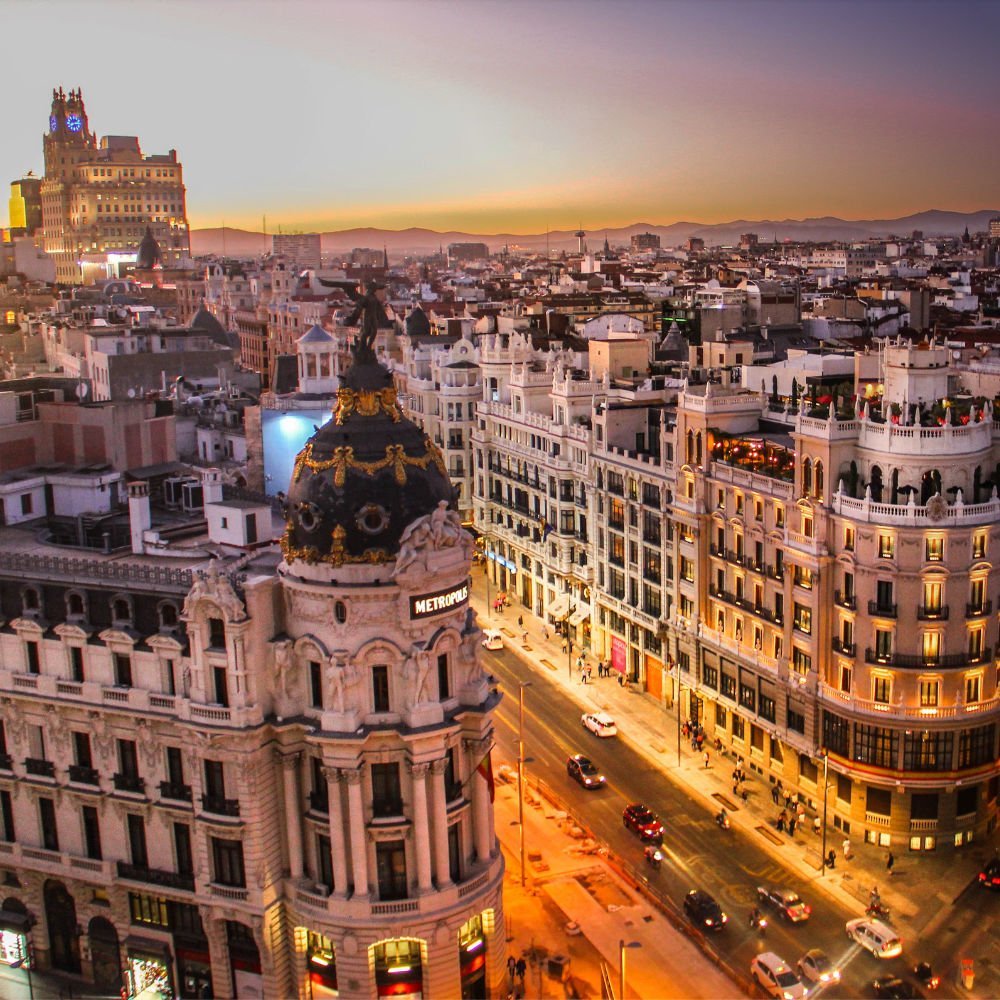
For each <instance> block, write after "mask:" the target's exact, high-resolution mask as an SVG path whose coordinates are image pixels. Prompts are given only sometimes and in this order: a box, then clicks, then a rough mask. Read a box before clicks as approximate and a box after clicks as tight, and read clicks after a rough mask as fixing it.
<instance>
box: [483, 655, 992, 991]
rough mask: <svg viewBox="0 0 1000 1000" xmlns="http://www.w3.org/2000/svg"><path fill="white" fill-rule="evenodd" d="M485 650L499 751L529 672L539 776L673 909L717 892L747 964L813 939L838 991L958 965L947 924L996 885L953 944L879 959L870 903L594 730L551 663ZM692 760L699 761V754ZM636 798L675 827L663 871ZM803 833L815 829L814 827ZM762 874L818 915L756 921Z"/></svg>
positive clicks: (731, 940)
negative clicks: (864, 911)
mask: <svg viewBox="0 0 1000 1000" xmlns="http://www.w3.org/2000/svg"><path fill="white" fill-rule="evenodd" d="M486 655H487V658H488V662H489V665H490V669H491V670H492V671H493V673H494V674H496V676H497V677H498V679H499V680H500V681H501V685H502V687H503V689H504V690H505V691H506V692H507V697H506V698H504V700H503V702H502V704H501V707H500V710H499V713H498V719H497V740H498V757H500V758H502V759H504V760H506V761H509V762H513V761H515V760H516V757H517V729H518V697H517V685H518V681H519V680H525V679H530V680H531V682H532V686H531V687H530V688H529V689H527V690H526V693H525V713H524V715H525V755H526V757H527V758H528V760H529V763H528V765H527V767H526V770H527V772H528V774H529V777H531V778H536V779H541V781H543V782H544V783H545V784H546V785H548V786H549V787H550V788H551V789H552V790H553V791H554V792H555V794H556V795H557V796H560V797H562V798H563V799H564V800H565V801H566V802H567V804H568V806H569V808H570V809H572V810H573V812H574V814H575V815H577V816H578V817H579V818H580V819H581V820H582V821H583V822H584V824H585V825H586V826H587V827H588V828H589V829H590V831H591V832H592V833H593V835H594V836H595V837H596V838H597V839H598V840H600V841H601V842H603V843H605V844H607V845H608V846H609V847H610V849H611V850H612V852H613V853H615V854H616V855H617V856H618V857H620V858H623V859H624V860H625V861H626V862H628V863H630V864H632V865H633V866H635V867H636V868H639V869H644V871H645V875H646V877H647V878H648V881H649V884H650V886H651V888H652V889H654V891H655V892H656V893H657V894H658V895H660V897H661V898H662V899H663V900H664V901H665V902H666V904H667V906H668V907H669V908H670V909H672V910H673V911H674V912H675V913H678V914H680V913H682V912H683V910H682V905H683V899H684V895H685V894H686V893H687V892H688V890H690V889H692V888H700V889H704V890H706V891H708V892H709V893H711V894H712V895H713V896H714V897H715V898H716V899H717V900H718V901H719V903H720V904H721V906H722V908H723V910H724V911H725V912H726V913H727V914H728V915H729V923H728V925H727V926H726V928H725V929H724V930H723V931H721V932H719V933H716V934H712V935H711V936H710V938H709V945H710V947H712V948H713V949H714V950H715V951H716V952H717V953H718V955H719V956H720V957H721V958H722V959H723V960H724V961H725V962H726V963H728V964H729V965H730V967H732V968H734V969H736V970H737V971H738V972H742V973H743V974H747V973H748V970H749V966H750V961H751V959H752V957H753V956H754V954H757V953H759V952H762V951H774V952H776V953H777V954H778V955H780V956H781V957H782V958H784V959H785V960H786V961H787V962H789V963H790V964H791V965H792V966H793V967H794V964H795V962H796V961H797V960H798V958H799V957H800V956H801V955H802V954H803V953H804V952H805V951H806V950H807V949H809V948H822V949H823V950H824V951H825V952H826V953H827V954H828V955H829V957H830V958H831V959H832V960H833V961H834V962H835V963H836V964H837V965H838V966H839V967H840V968H841V969H842V970H843V980H842V982H841V985H840V986H839V987H838V988H836V989H831V990H829V993H830V994H831V995H836V996H837V997H841V996H843V997H859V996H860V997H870V996H872V995H873V993H872V989H871V980H872V978H873V977H875V976H885V975H901V976H904V977H905V976H906V974H907V968H908V967H910V966H912V965H913V963H914V962H916V961H919V960H921V959H924V960H928V959H929V960H930V961H931V962H932V964H934V966H935V968H936V969H937V968H943V967H945V966H951V965H953V964H954V950H953V949H954V942H949V941H948V940H947V939H948V938H949V936H950V935H949V934H948V933H946V932H947V931H948V930H949V929H951V926H952V925H956V926H955V928H954V929H953V930H952V935H958V936H959V937H961V936H962V933H961V929H962V928H965V927H966V926H968V927H974V926H975V922H976V911H977V910H978V909H980V908H985V907H988V906H990V905H991V904H992V902H993V900H992V899H988V900H986V899H984V898H983V897H985V896H988V895H989V894H988V893H982V892H976V893H973V892H965V893H963V896H962V899H961V900H960V906H959V907H958V908H956V911H955V913H956V914H957V916H956V917H955V919H949V920H948V921H947V923H948V925H949V926H948V927H947V928H943V929H942V934H940V935H938V936H937V937H938V942H937V943H938V947H941V948H946V949H948V948H950V949H952V950H951V951H950V952H949V951H945V952H944V953H943V954H941V955H938V954H935V952H937V951H938V947H935V946H934V945H933V943H931V942H926V941H925V942H921V945H920V948H919V949H916V948H914V947H912V942H907V941H906V940H905V938H904V942H903V945H904V950H903V955H902V956H901V957H900V958H897V959H888V960H878V959H875V958H874V957H873V956H871V955H870V954H869V953H868V952H867V951H864V950H862V949H860V948H859V947H858V946H857V945H854V944H852V943H850V942H849V941H848V940H847V938H846V936H845V932H844V924H845V922H846V921H847V920H848V919H850V918H851V917H856V916H860V915H861V913H860V910H858V911H853V912H849V911H848V910H846V909H845V908H844V907H842V906H841V905H839V904H838V903H837V902H835V901H834V900H832V899H830V898H829V897H828V896H827V895H826V894H825V893H822V892H819V891H815V890H814V889H813V888H812V887H811V886H810V884H809V883H808V882H806V881H805V880H803V879H801V878H799V877H798V876H796V875H795V874H794V873H792V872H789V871H786V870H785V869H784V868H783V867H782V866H781V865H780V864H779V863H778V862H777V861H775V860H774V858H773V857H772V856H771V854H770V853H768V851H766V850H764V848H763V847H762V846H761V842H760V839H759V838H762V837H763V836H765V835H768V836H772V835H774V834H773V832H772V831H765V832H759V831H756V830H755V831H750V832H745V831H743V830H738V829H736V828H733V829H730V830H728V831H723V830H721V829H720V828H719V827H718V826H717V824H716V823H715V820H714V816H713V812H712V811H711V810H710V809H708V808H706V806H705V805H704V804H703V803H702V802H700V801H698V800H696V799H694V798H693V797H691V796H690V795H689V794H688V793H687V791H686V789H684V788H683V787H679V786H678V785H676V784H674V783H673V782H672V781H671V780H669V778H668V777H667V776H666V775H665V774H664V773H663V772H662V771H661V770H660V769H658V768H657V767H656V766H655V765H654V764H652V763H650V762H649V761H648V760H647V759H646V758H645V757H644V756H642V755H641V754H639V753H638V752H636V751H635V750H633V749H632V748H631V747H630V746H629V745H628V744H627V743H626V742H625V741H624V740H622V739H620V738H611V739H605V740H601V739H599V738H598V737H596V736H593V735H592V734H591V733H589V732H588V731H587V730H586V729H584V728H583V726H582V725H581V723H580V710H579V709H578V708H577V707H576V706H575V705H574V704H573V702H571V701H570V700H569V698H568V697H567V696H566V695H564V694H563V693H562V691H561V690H560V689H559V687H558V686H557V685H555V684H553V683H552V682H551V681H550V680H549V679H548V678H547V677H546V676H544V674H543V672H534V671H531V670H530V668H528V667H526V665H525V664H524V662H523V661H522V660H521V659H520V658H519V657H517V656H516V655H515V654H513V653H511V652H510V651H508V650H503V651H498V652H490V653H487V654H486ZM650 736H651V738H652V737H653V736H654V734H650ZM572 753H585V754H587V755H588V756H590V757H591V759H592V760H594V762H595V763H596V764H597V765H598V767H600V769H601V771H602V772H603V773H604V774H605V775H606V777H607V787H605V788H604V789H601V790H599V791H587V790H585V789H583V788H581V787H580V785H578V784H577V783H576V782H575V781H573V780H571V779H570V778H569V777H568V776H567V774H566V759H567V757H568V756H569V755H570V754H572ZM688 766H693V761H691V759H690V758H689V765H688ZM636 801H639V802H643V803H645V804H646V805H648V806H649V807H650V808H652V809H653V810H654V812H656V813H657V814H658V815H659V817H660V819H661V820H662V821H663V823H664V826H665V828H666V832H665V836H664V842H663V850H664V853H665V855H666V858H665V861H664V863H663V865H662V866H661V868H660V870H659V871H654V870H653V869H652V868H650V867H649V866H647V865H645V864H644V862H643V856H642V847H641V845H640V844H639V841H638V840H637V839H636V838H635V836H634V835H633V834H632V833H630V832H629V831H627V830H625V829H624V828H623V825H622V819H621V816H622V810H623V808H624V807H625V805H626V804H627V803H628V802H636ZM804 836H806V837H812V836H813V834H812V833H811V832H807V833H805V834H804ZM760 884H768V885H775V886H781V887H783V888H788V889H793V890H794V891H796V892H798V893H799V894H800V895H801V897H802V898H803V899H804V900H805V901H806V902H807V903H808V904H809V905H810V906H811V907H812V915H811V917H810V919H809V920H808V921H806V922H805V923H802V924H798V925H792V924H789V923H786V922H785V921H784V920H782V919H781V918H780V917H778V916H777V915H776V914H773V913H767V914H766V915H767V916H768V919H769V925H768V927H767V931H766V936H765V937H763V938H762V937H761V936H760V935H759V934H758V933H757V932H756V931H753V930H751V929H750V928H749V927H748V925H747V918H748V915H749V912H750V909H751V907H752V906H753V905H754V903H755V902H756V886H757V885H760ZM966 897H968V898H966ZM963 903H964V906H963V905H962V904H963ZM946 958H947V961H945V960H944V959H946ZM943 992H944V991H943ZM811 995H812V996H817V995H819V994H818V993H814V994H811ZM945 995H947V993H945Z"/></svg>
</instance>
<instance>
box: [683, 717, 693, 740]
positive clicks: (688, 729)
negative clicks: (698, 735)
mask: <svg viewBox="0 0 1000 1000" xmlns="http://www.w3.org/2000/svg"><path fill="white" fill-rule="evenodd" d="M690 735H691V727H690V726H689V725H688V724H687V721H686V720H685V722H684V723H683V724H682V725H681V736H683V737H684V739H687V738H688V737H689V736H690Z"/></svg>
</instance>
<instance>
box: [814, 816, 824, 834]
mask: <svg viewBox="0 0 1000 1000" xmlns="http://www.w3.org/2000/svg"><path fill="white" fill-rule="evenodd" d="M822 832H823V821H822V820H821V819H820V818H819V816H817V817H816V818H815V819H814V820H813V833H815V834H816V836H817V837H818V836H819V835H820V834H821V833H822Z"/></svg>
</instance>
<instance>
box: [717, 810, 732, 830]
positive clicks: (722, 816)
mask: <svg viewBox="0 0 1000 1000" xmlns="http://www.w3.org/2000/svg"><path fill="white" fill-rule="evenodd" d="M715 822H716V823H718V825H719V828H720V829H722V830H728V829H729V828H730V826H732V823H730V822H729V816H728V815H727V814H726V813H725V812H720V813H716V814H715Z"/></svg>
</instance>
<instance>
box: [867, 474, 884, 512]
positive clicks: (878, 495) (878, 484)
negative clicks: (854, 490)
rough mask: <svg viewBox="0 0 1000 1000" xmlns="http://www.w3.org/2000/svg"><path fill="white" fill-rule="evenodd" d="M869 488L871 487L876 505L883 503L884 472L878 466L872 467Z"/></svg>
mask: <svg viewBox="0 0 1000 1000" xmlns="http://www.w3.org/2000/svg"><path fill="white" fill-rule="evenodd" d="M868 485H869V487H871V492H872V500H874V501H875V503H881V502H882V470H881V469H880V468H879V467H878V466H877V465H873V466H872V478H871V481H870V482H869V484H868Z"/></svg>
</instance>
